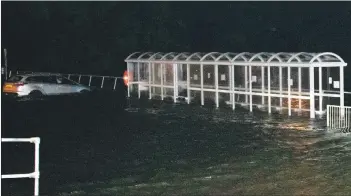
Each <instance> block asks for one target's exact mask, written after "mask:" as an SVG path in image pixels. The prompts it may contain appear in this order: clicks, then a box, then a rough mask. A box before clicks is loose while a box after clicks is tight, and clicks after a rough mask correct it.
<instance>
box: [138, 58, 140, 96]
mask: <svg viewBox="0 0 351 196" xmlns="http://www.w3.org/2000/svg"><path fill="white" fill-rule="evenodd" d="M137 65H138V67H137V72H138V98H139V99H140V63H138V64H137Z"/></svg>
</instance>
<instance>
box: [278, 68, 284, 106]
mask: <svg viewBox="0 0 351 196" xmlns="http://www.w3.org/2000/svg"><path fill="white" fill-rule="evenodd" d="M282 91H283V68H282V67H279V94H280V95H282ZM279 102H280V103H279V106H280V109H283V108H282V107H283V98H282V97H280V99H279Z"/></svg>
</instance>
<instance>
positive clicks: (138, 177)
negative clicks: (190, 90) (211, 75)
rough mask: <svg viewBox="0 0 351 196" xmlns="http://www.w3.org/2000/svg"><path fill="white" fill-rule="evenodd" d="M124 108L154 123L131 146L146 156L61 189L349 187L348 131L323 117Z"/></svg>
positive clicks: (316, 190)
mask: <svg viewBox="0 0 351 196" xmlns="http://www.w3.org/2000/svg"><path fill="white" fill-rule="evenodd" d="M126 111H127V112H128V113H129V114H130V116H129V118H132V117H133V118H144V119H154V118H157V120H158V121H157V122H158V123H160V124H159V125H158V129H157V130H154V133H153V135H150V138H148V139H145V140H144V139H143V138H141V139H140V140H138V141H135V144H134V146H133V147H134V148H135V149H130V153H140V152H139V151H140V150H141V149H143V150H144V151H143V152H144V153H145V154H144V156H143V157H144V158H140V159H137V160H133V161H132V162H128V161H127V162H126V165H128V170H129V171H130V174H128V175H126V176H124V177H116V178H113V179H111V180H110V181H101V182H91V183H90V184H87V183H83V184H72V185H70V186H69V187H65V188H64V189H65V190H67V189H69V190H71V191H63V192H61V195H87V194H89V195H103V194H106V195H117V194H123V195H130V194H135V195H155V194H166V195H182V194H186V195H194V194H197V195H219V194H220V195H257V194H260V195H271V194H274V195H347V194H349V193H351V188H350V187H351V186H349V184H350V183H351V164H350V161H351V155H350V150H351V137H350V136H347V135H345V134H342V133H335V132H330V131H327V130H325V127H324V123H323V122H322V123H321V122H319V121H311V120H309V119H307V118H300V117H296V118H294V117H293V118H282V117H281V116H274V115H272V116H268V115H266V114H260V113H258V114H257V115H256V114H255V115H252V114H250V113H248V112H247V111H241V110H237V111H235V112H232V111H230V110H226V109H219V110H216V109H213V108H201V107H198V106H193V107H189V106H177V107H174V106H172V105H161V106H160V107H158V108H157V107H155V106H138V107H134V106H130V108H128V109H126ZM146 146H147V147H146ZM146 148H148V149H146Z"/></svg>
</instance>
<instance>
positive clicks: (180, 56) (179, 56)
mask: <svg viewBox="0 0 351 196" xmlns="http://www.w3.org/2000/svg"><path fill="white" fill-rule="evenodd" d="M189 55H190V53H188V52H182V53H179V54H177V55H176V56H175V57H174V58H173V61H178V60H186V59H187V58H188V57H189Z"/></svg>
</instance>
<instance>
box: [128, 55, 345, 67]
mask: <svg viewBox="0 0 351 196" xmlns="http://www.w3.org/2000/svg"><path fill="white" fill-rule="evenodd" d="M125 61H126V62H133V61H138V62H145V61H155V62H156V61H173V62H176V61H179V62H180V61H182V62H183V63H187V62H192V63H193V62H199V63H201V62H203V63H206V64H212V63H213V64H215V63H217V64H220V63H225V64H227V65H228V64H230V63H232V64H235V63H236V62H238V63H239V64H240V63H247V64H250V63H264V64H263V66H267V64H266V63H272V64H273V63H274V65H275V66H280V65H279V64H277V62H278V63H282V64H281V66H287V65H284V63H286V64H289V63H290V64H294V63H299V64H300V65H299V64H298V65H296V66H304V65H306V66H308V64H313V63H318V62H319V63H332V62H334V63H344V64H345V65H344V66H346V63H345V61H344V60H343V59H342V58H341V57H340V56H339V55H337V54H335V53H332V52H323V53H308V52H299V53H287V52H279V53H268V52H260V53H249V52H242V53H231V52H226V53H220V52H210V53H200V52H195V53H187V52H182V53H176V52H169V53H162V52H157V53H153V52H145V53H142V52H134V53H132V54H130V55H129V56H128V57H127V58H126V59H125ZM301 64H302V65H301ZM327 66H330V65H327ZM334 66H335V65H334Z"/></svg>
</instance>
